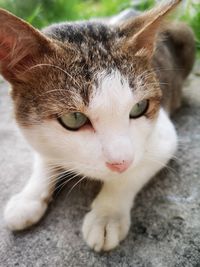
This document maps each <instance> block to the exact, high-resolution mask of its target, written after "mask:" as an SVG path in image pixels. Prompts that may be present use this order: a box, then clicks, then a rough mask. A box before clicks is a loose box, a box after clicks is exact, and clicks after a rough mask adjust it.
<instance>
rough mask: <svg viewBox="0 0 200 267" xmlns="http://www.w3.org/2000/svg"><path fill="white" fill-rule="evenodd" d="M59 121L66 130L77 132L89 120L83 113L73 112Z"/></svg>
mask: <svg viewBox="0 0 200 267" xmlns="http://www.w3.org/2000/svg"><path fill="white" fill-rule="evenodd" d="M58 121H59V122H60V124H61V125H62V126H63V127H65V128H66V129H68V130H71V131H77V130H78V129H79V128H81V127H82V126H83V125H85V124H86V123H87V122H88V121H89V120H88V118H87V117H86V116H85V115H84V114H83V113H80V112H71V113H67V114H65V115H63V116H62V117H60V118H59V119H58Z"/></svg>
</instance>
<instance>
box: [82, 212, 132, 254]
mask: <svg viewBox="0 0 200 267" xmlns="http://www.w3.org/2000/svg"><path fill="white" fill-rule="evenodd" d="M129 227H130V215H129V214H126V215H125V214H124V213H123V214H112V213H111V212H110V213H109V212H107V213H106V214H105V213H104V214H101V212H98V211H97V210H95V209H93V210H92V211H90V212H88V213H87V214H86V216H85V218H84V222H83V227H82V232H83V237H84V239H85V241H86V243H87V244H88V246H89V247H91V248H92V249H94V250H95V251H97V252H99V251H101V250H103V251H108V250H111V249H114V248H115V247H116V246H117V245H118V244H119V242H120V241H122V240H123V239H124V238H125V237H126V235H127V233H128V230H129Z"/></svg>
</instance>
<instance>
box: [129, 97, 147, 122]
mask: <svg viewBox="0 0 200 267" xmlns="http://www.w3.org/2000/svg"><path fill="white" fill-rule="evenodd" d="M148 107H149V101H148V100H146V99H144V100H142V101H140V102H138V103H137V104H136V105H134V106H133V108H132V109H131V112H130V119H137V118H139V117H141V116H143V115H144V114H145V113H146V112H147V110H148Z"/></svg>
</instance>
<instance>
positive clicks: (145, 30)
mask: <svg viewBox="0 0 200 267" xmlns="http://www.w3.org/2000/svg"><path fill="white" fill-rule="evenodd" d="M179 2H180V1H178V0H177V1H171V2H170V3H169V4H167V5H165V6H159V7H157V8H155V9H153V10H151V11H149V12H146V13H144V14H143V15H140V16H139V17H137V18H133V19H130V20H128V21H126V22H124V23H122V24H119V25H112V26H111V25H107V24H102V23H98V22H82V23H73V24H72V23H69V24H60V25H54V26H51V27H50V28H47V29H45V30H44V32H43V33H41V32H39V31H37V30H36V29H34V28H33V27H31V26H30V25H28V24H27V23H25V22H24V21H22V20H20V19H19V18H17V17H15V16H13V15H11V14H10V13H8V12H6V11H4V10H1V11H0V25H1V28H0V63H1V64H0V70H1V73H2V75H3V76H4V77H5V78H6V79H7V80H8V81H9V82H10V83H11V85H12V97H13V101H14V107H15V114H16V119H17V122H18V124H19V126H20V128H21V129H22V131H23V132H24V134H25V136H26V137H27V139H28V140H29V142H30V144H31V145H32V146H33V147H34V148H35V149H36V151H38V152H39V153H40V154H42V155H44V157H45V158H48V159H49V160H51V162H53V163H54V164H55V165H58V166H61V167H64V168H67V169H70V170H73V171H75V172H77V173H81V174H82V175H86V176H89V177H95V178H98V179H101V180H105V179H109V178H111V177H116V176H119V175H121V173H124V172H126V171H129V170H131V169H132V168H134V167H135V166H137V165H138V164H139V162H141V161H142V159H143V155H144V151H145V149H146V147H147V143H148V139H149V137H150V135H151V133H152V131H153V128H154V125H155V122H156V119H157V116H158V113H159V110H160V99H161V90H160V88H159V83H158V81H157V79H156V75H155V73H154V72H153V70H152V68H151V58H152V55H153V52H154V49H155V42H156V37H157V34H158V31H159V28H160V25H161V23H162V21H163V19H164V17H165V16H166V15H167V14H168V12H169V11H171V10H172V9H173V8H174V7H175V6H176V5H177V4H178V3H179Z"/></svg>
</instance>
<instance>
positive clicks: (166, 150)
mask: <svg viewBox="0 0 200 267" xmlns="http://www.w3.org/2000/svg"><path fill="white" fill-rule="evenodd" d="M99 84H100V85H99V88H97V89H96V91H95V93H94V95H93V98H92V100H91V102H90V106H89V107H88V109H87V110H86V115H87V116H88V117H89V118H90V120H91V123H92V125H93V128H94V129H92V128H91V129H85V130H79V131H77V132H71V131H68V130H66V129H64V128H63V127H62V126H61V125H60V124H59V123H58V122H57V121H53V120H52V121H48V122H44V123H42V124H41V125H38V126H33V127H32V128H28V129H22V131H23V133H24V135H25V136H26V138H27V139H28V141H29V142H30V144H31V145H32V146H33V148H34V149H35V150H36V151H37V152H38V156H37V158H38V159H37V161H39V162H40V163H39V164H37V166H36V168H35V170H34V173H33V176H32V177H31V179H30V181H29V183H28V185H27V186H26V187H25V189H24V190H23V191H22V192H21V193H20V194H19V195H18V197H15V200H16V198H17V202H15V205H14V204H13V203H14V201H15V200H12V199H11V200H10V202H9V203H8V206H7V208H6V210H5V218H6V221H7V224H8V226H9V227H10V228H11V229H22V228H25V227H26V226H29V225H31V224H33V223H35V222H37V221H38V220H39V219H40V217H41V216H42V215H43V213H44V211H45V209H46V204H44V203H46V202H44V201H43V199H44V195H45V196H46V198H49V197H50V195H51V192H52V190H49V188H48V184H49V179H50V178H49V171H48V167H47V166H48V164H55V165H59V166H62V167H64V168H66V169H71V170H74V171H76V172H77V173H81V174H82V175H84V176H87V177H90V178H93V179H100V180H102V181H103V182H104V186H103V188H102V190H101V192H100V193H99V195H98V196H97V197H96V199H95V200H94V202H93V204H92V210H91V211H90V212H89V213H88V214H87V215H86V217H85V219H84V223H83V228H82V231H83V236H84V239H85V240H86V242H87V243H88V245H89V246H90V247H92V248H93V249H95V250H96V251H100V250H110V249H112V248H114V247H116V246H117V245H118V243H119V242H120V241H121V240H122V239H124V238H125V236H126V234H127V233H128V230H129V226H130V210H131V207H132V204H133V200H134V197H135V195H136V194H137V193H138V191H139V190H140V189H141V188H142V187H143V185H144V184H145V183H146V182H147V181H148V180H149V179H150V178H151V177H152V176H153V175H155V174H156V173H157V172H158V171H159V170H160V169H161V168H162V167H163V166H164V165H165V164H166V163H167V161H168V160H169V159H170V158H171V157H172V155H173V154H174V152H175V150H176V145H177V137H176V132H175V129H174V127H173V125H172V123H171V121H170V120H169V118H168V116H167V114H166V113H165V111H164V110H162V109H161V110H160V112H159V115H158V118H157V119H156V120H155V121H151V120H149V119H147V118H146V117H144V116H143V117H141V118H139V119H136V120H130V119H129V113H130V110H131V108H132V107H133V105H134V104H136V103H137V102H138V101H140V97H141V96H140V95H137V94H136V93H132V91H131V89H130V87H129V84H128V82H127V81H126V79H125V78H124V77H122V76H121V75H120V73H119V72H118V71H113V72H112V73H111V74H109V75H106V73H101V74H99ZM137 91H138V90H137ZM121 160H129V161H130V160H133V163H132V164H131V166H130V167H129V168H128V170H126V171H125V172H124V173H121V174H119V173H116V172H112V171H111V170H110V169H108V168H107V166H106V164H105V163H106V162H110V161H114V162H115V161H121ZM44 162H45V163H44ZM41 178H42V179H41ZM53 178H54V179H55V176H53ZM53 178H52V179H53ZM41 180H42V186H41ZM35 203H37V205H35ZM27 222H29V223H27Z"/></svg>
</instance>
